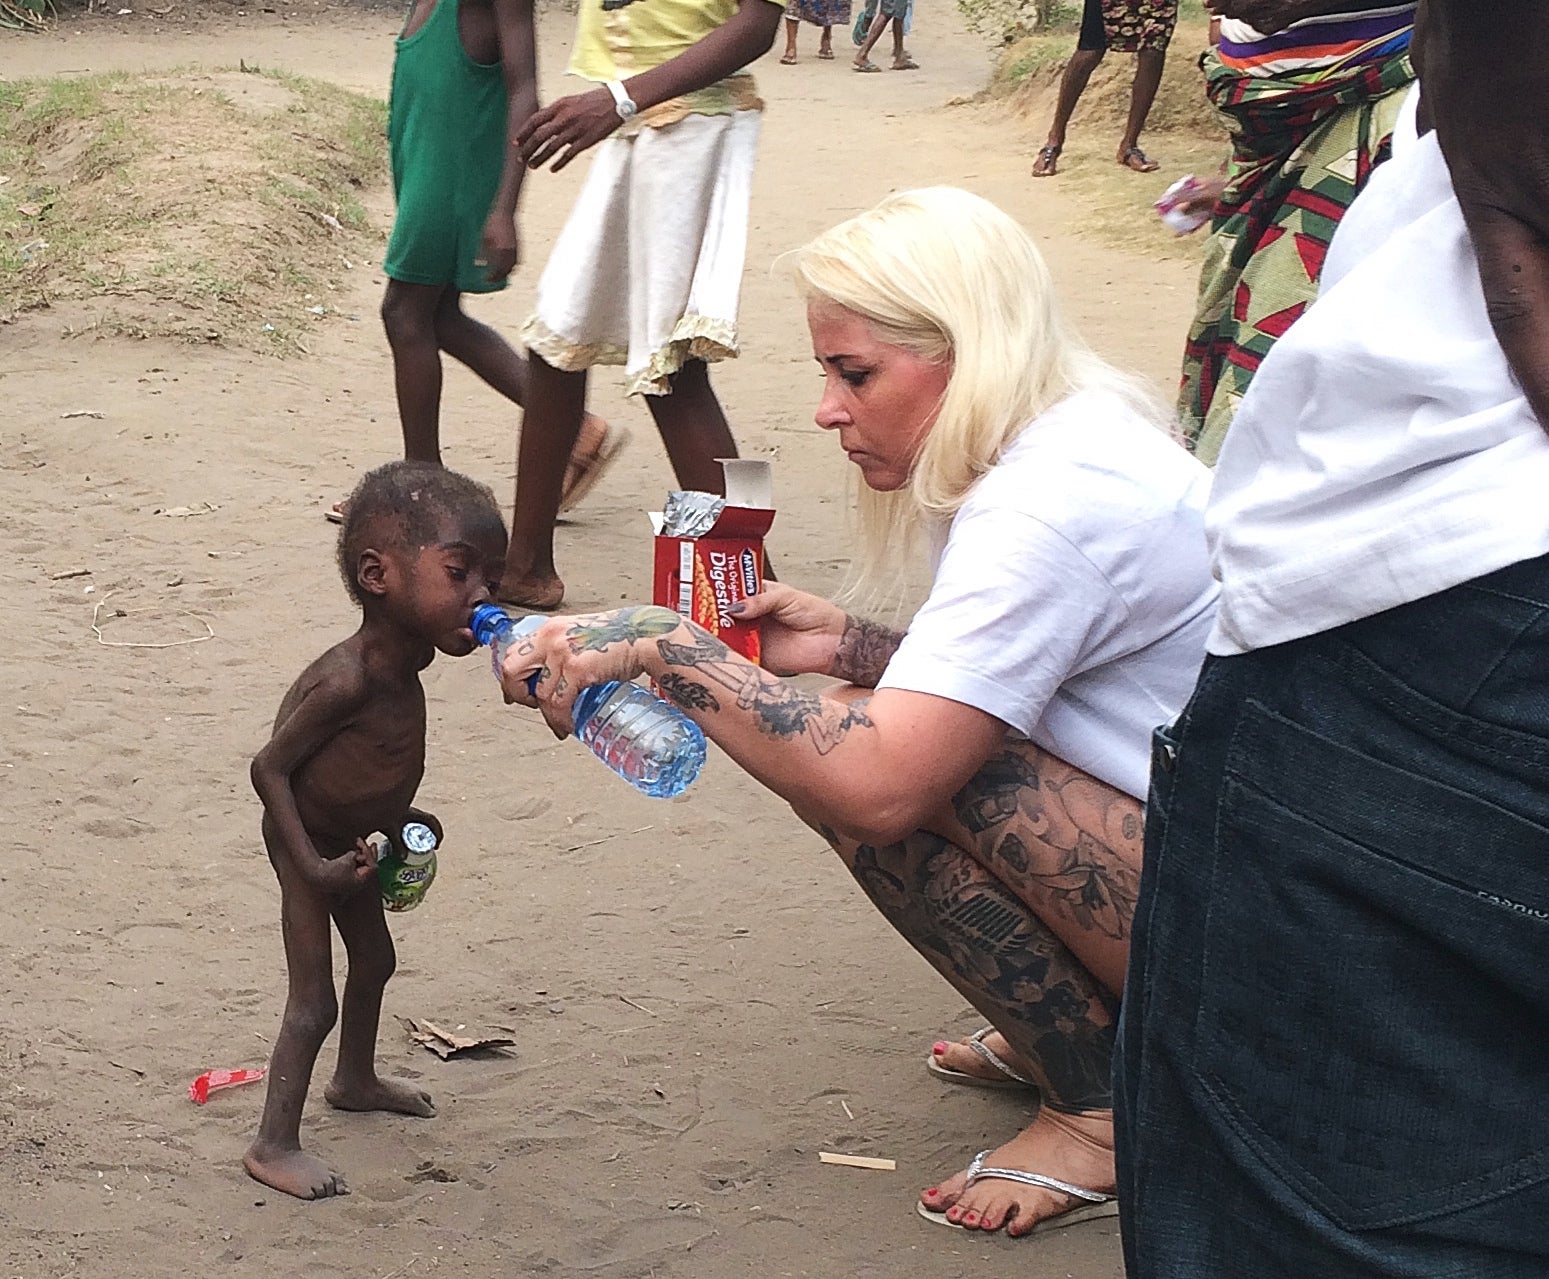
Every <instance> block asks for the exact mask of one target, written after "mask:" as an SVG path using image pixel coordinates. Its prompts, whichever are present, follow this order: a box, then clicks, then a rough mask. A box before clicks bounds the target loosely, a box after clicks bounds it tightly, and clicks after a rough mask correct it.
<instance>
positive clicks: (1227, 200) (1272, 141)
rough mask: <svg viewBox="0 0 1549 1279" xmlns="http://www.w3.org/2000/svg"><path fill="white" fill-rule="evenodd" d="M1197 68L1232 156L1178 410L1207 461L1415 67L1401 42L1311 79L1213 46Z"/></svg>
mask: <svg viewBox="0 0 1549 1279" xmlns="http://www.w3.org/2000/svg"><path fill="white" fill-rule="evenodd" d="M1201 66H1202V68H1203V69H1204V72H1205V81H1206V87H1205V91H1206V93H1207V94H1208V95H1209V96H1210V100H1211V101H1212V102H1213V103H1214V104H1215V106H1216V109H1217V110H1218V111H1220V112H1221V113H1222V114H1223V115H1224V116H1225V117H1226V119H1227V123H1228V127H1229V128H1230V129H1231V132H1232V160H1231V167H1230V170H1229V174H1228V183H1227V187H1226V192H1225V194H1223V195H1222V197H1221V201H1220V203H1218V204H1217V205H1216V208H1215V216H1214V218H1213V219H1212V222H1211V231H1210V238H1209V240H1208V241H1207V242H1206V245H1205V262H1204V267H1203V269H1202V270H1201V272H1200V283H1199V299H1198V302H1197V305H1196V309H1195V313H1194V323H1193V325H1192V327H1191V328H1190V330H1189V340H1188V344H1187V346H1186V347H1185V348H1184V356H1183V385H1182V389H1181V391H1180V394H1179V403H1178V409H1179V414H1180V416H1181V418H1182V420H1183V429H1184V434H1185V435H1186V436H1187V437H1188V440H1189V443H1190V446H1191V447H1192V448H1193V449H1194V452H1195V453H1196V454H1198V456H1199V457H1200V459H1201V460H1203V461H1205V462H1207V463H1211V464H1213V463H1214V462H1215V459H1216V455H1217V454H1218V453H1219V452H1220V450H1221V443H1222V441H1223V440H1224V439H1225V438H1226V431H1227V428H1228V427H1229V426H1230V425H1231V421H1232V418H1233V416H1234V415H1235V414H1236V412H1237V406H1238V404H1239V403H1241V401H1242V397H1243V394H1244V392H1246V391H1247V389H1248V385H1249V383H1250V382H1252V380H1253V375H1254V373H1256V372H1257V371H1258V367H1259V365H1260V364H1261V363H1262V362H1263V359H1264V357H1265V356H1266V355H1268V354H1269V352H1270V349H1271V348H1272V347H1273V346H1274V344H1275V342H1276V340H1277V339H1278V338H1279V337H1280V336H1281V335H1282V334H1283V333H1284V332H1285V331H1286V330H1287V329H1288V328H1290V326H1291V325H1292V324H1293V323H1294V322H1295V321H1296V319H1297V318H1298V317H1299V316H1300V315H1301V313H1302V312H1303V311H1305V310H1306V309H1307V306H1308V305H1309V304H1310V303H1311V302H1312V300H1313V298H1315V297H1316V296H1317V293H1318V280H1319V278H1320V277H1321V276H1322V273H1323V259H1324V256H1325V255H1326V254H1327V252H1328V245H1329V241H1330V240H1331V239H1332V238H1333V235H1334V230H1335V228H1336V227H1337V226H1338V225H1339V220H1340V218H1342V217H1343V216H1344V212H1345V210H1346V209H1347V208H1349V207H1350V204H1351V202H1352V201H1353V200H1354V199H1355V197H1356V195H1357V194H1359V193H1360V191H1361V189H1362V188H1363V187H1365V185H1366V181H1367V179H1368V178H1369V177H1370V176H1371V172H1372V170H1373V169H1374V168H1375V167H1376V166H1377V165H1378V164H1380V163H1381V162H1382V161H1383V160H1386V159H1387V158H1388V156H1389V154H1390V152H1391V148H1392V139H1393V125H1394V122H1395V121H1396V120H1397V118H1398V113H1399V107H1400V106H1401V105H1402V103H1403V100H1404V91H1405V90H1406V89H1407V88H1408V87H1409V85H1411V84H1412V83H1413V82H1414V78H1415V73H1414V68H1413V66H1412V65H1411V64H1410V61H1409V55H1408V51H1407V50H1405V51H1404V52H1402V53H1399V54H1397V55H1395V56H1393V57H1390V58H1388V59H1386V60H1385V61H1383V62H1380V63H1373V64H1371V65H1369V66H1363V67H1359V68H1357V69H1355V70H1353V71H1349V72H1347V73H1345V74H1344V75H1342V76H1338V77H1333V78H1328V77H1324V78H1319V79H1317V80H1314V81H1311V82H1301V81H1298V80H1295V79H1264V78H1258V77H1252V76H1244V75H1240V74H1238V73H1237V72H1234V71H1232V70H1231V69H1230V68H1228V67H1225V66H1223V65H1222V63H1221V60H1220V59H1219V58H1218V57H1217V56H1216V55H1215V53H1214V52H1210V53H1206V54H1205V56H1204V58H1203V60H1202V62H1201Z"/></svg>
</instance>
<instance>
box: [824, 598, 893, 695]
mask: <svg viewBox="0 0 1549 1279" xmlns="http://www.w3.org/2000/svg"><path fill="white" fill-rule="evenodd" d="M903 642H904V635H903V632H902V631H895V630H890V629H889V628H888V627H886V626H882V625H880V624H879V623H877V622H868V621H866V620H865V619H864V618H861V617H852V616H848V615H847V616H846V617H845V619H844V634H843V635H842V636H841V637H840V639H839V647H838V648H837V649H836V650H835V652H834V662H833V665H832V666H831V667H829V674H830V675H833V676H834V677H836V678H837V679H842V680H845V681H846V682H847V683H850V684H858V685H860V687H862V688H875V687H876V686H877V684H878V682H879V681H880V680H881V679H882V672H883V671H885V670H887V664H888V662H889V661H890V660H892V657H893V654H894V653H896V652H897V651H898V646H899V645H900V644H902V643H903Z"/></svg>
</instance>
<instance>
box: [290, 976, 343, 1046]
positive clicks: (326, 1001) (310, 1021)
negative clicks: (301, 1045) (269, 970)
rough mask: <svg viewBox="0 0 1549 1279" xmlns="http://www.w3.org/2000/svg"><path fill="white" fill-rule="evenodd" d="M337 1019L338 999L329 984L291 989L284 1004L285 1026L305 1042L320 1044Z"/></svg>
mask: <svg viewBox="0 0 1549 1279" xmlns="http://www.w3.org/2000/svg"><path fill="white" fill-rule="evenodd" d="M338 1020H339V1001H338V999H337V998H336V997H335V996H334V993H333V988H332V987H331V986H313V987H311V988H309V989H303V990H293V991H292V992H291V997H290V1000H289V1002H287V1003H286V1005H285V1027H286V1029H287V1030H289V1031H291V1033H292V1034H295V1035H297V1036H299V1037H300V1038H301V1039H302V1040H304V1041H306V1042H307V1043H311V1044H316V1045H317V1046H318V1047H321V1046H322V1043H323V1040H325V1039H327V1038H328V1032H329V1031H331V1030H332V1029H333V1028H334V1023H335V1022H337V1021H338Z"/></svg>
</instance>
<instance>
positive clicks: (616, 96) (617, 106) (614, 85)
mask: <svg viewBox="0 0 1549 1279" xmlns="http://www.w3.org/2000/svg"><path fill="white" fill-rule="evenodd" d="M607 83H608V92H609V93H611V94H612V95H613V109H614V110H615V111H617V112H618V113H619V119H620V120H622V121H623V122H624V123H625V124H628V123H629V122H630V121H631V120H633V119H634V118H635V113H636V112H637V111H639V110H640V108H639V107H637V106H636V105H635V100H634V99H633V98H632V97H630V96H629V91H628V90H627V89H625V88H624V83H623V81H622V80H609V81H608V82H607Z"/></svg>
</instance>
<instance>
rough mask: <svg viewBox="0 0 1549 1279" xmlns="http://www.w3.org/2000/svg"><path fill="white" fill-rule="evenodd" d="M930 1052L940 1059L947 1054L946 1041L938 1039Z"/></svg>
mask: <svg viewBox="0 0 1549 1279" xmlns="http://www.w3.org/2000/svg"><path fill="white" fill-rule="evenodd" d="M930 1050H931V1052H933V1053H935V1054H936V1056H938V1057H940V1056H941V1055H942V1054H943V1053H945V1052H946V1051H947V1045H946V1041H945V1040H941V1039H938V1040H937V1041H936V1042H935V1043H933V1044H932V1045H931V1046H930Z"/></svg>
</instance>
